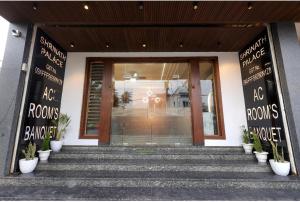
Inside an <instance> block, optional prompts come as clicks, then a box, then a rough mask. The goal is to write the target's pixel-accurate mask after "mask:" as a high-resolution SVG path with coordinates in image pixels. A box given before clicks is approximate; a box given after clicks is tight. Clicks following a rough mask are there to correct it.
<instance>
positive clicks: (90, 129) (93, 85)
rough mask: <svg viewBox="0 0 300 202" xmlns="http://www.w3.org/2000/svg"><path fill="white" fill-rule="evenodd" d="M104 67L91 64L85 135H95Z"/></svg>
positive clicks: (98, 118)
mask: <svg viewBox="0 0 300 202" xmlns="http://www.w3.org/2000/svg"><path fill="white" fill-rule="evenodd" d="M103 70H104V65H103V64H99V63H95V64H91V66H90V72H89V86H88V97H87V102H88V103H87V104H88V106H87V111H86V117H87V118H86V127H85V134H86V135H97V134H98V133H99V132H98V130H99V122H100V105H101V89H102V80H103Z"/></svg>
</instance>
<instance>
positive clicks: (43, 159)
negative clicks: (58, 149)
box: [38, 150, 52, 161]
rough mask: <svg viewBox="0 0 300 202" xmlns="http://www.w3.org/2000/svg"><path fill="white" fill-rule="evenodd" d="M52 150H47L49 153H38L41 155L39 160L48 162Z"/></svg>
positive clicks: (40, 151)
mask: <svg viewBox="0 0 300 202" xmlns="http://www.w3.org/2000/svg"><path fill="white" fill-rule="evenodd" d="M51 151H52V150H47V151H42V150H39V151H38V153H39V158H40V160H41V161H47V160H48V158H49V156H50V152H51Z"/></svg>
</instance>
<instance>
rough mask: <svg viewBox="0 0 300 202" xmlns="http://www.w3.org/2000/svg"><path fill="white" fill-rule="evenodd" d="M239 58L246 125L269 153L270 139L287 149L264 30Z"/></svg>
mask: <svg viewBox="0 0 300 202" xmlns="http://www.w3.org/2000/svg"><path fill="white" fill-rule="evenodd" d="M239 60H240V65H241V74H242V82H243V90H244V98H245V106H246V116H247V124H248V129H249V130H252V131H255V132H256V133H257V134H258V135H259V137H260V139H261V140H262V142H263V144H264V149H265V150H267V151H269V152H270V153H271V148H270V145H269V140H272V141H274V142H277V143H278V145H279V146H282V147H283V148H284V151H285V153H287V148H286V137H285V130H284V126H283V122H282V114H281V108H280V104H279V98H278V92H277V88H276V82H275V76H274V67H273V63H272V57H271V51H270V43H269V38H268V33H267V30H265V31H263V32H262V33H261V34H259V35H258V36H257V37H256V38H255V39H254V40H253V41H252V42H251V43H250V44H249V45H247V46H246V47H245V48H244V49H243V50H241V51H240V52H239ZM285 157H286V158H287V155H285Z"/></svg>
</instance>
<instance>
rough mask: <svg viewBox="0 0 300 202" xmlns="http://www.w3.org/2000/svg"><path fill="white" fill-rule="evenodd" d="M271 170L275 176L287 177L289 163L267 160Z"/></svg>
mask: <svg viewBox="0 0 300 202" xmlns="http://www.w3.org/2000/svg"><path fill="white" fill-rule="evenodd" d="M269 162H270V165H271V168H272V170H273V172H274V173H275V174H276V175H281V176H287V175H288V174H289V173H290V168H291V163H290V162H288V161H284V162H283V163H282V162H277V161H274V159H270V160H269Z"/></svg>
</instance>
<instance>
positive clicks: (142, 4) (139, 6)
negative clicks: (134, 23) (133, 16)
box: [138, 1, 144, 10]
mask: <svg viewBox="0 0 300 202" xmlns="http://www.w3.org/2000/svg"><path fill="white" fill-rule="evenodd" d="M138 8H139V10H143V9H144V2H142V1H141V2H139V4H138Z"/></svg>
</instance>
